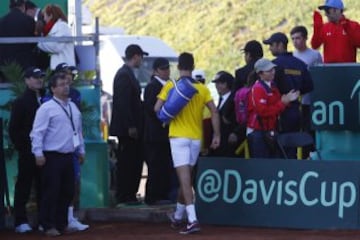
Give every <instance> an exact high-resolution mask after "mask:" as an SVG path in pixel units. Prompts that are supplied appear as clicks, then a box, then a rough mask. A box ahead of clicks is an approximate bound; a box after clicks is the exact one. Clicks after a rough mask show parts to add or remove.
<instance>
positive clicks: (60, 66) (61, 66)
mask: <svg viewBox="0 0 360 240" xmlns="http://www.w3.org/2000/svg"><path fill="white" fill-rule="evenodd" d="M68 69H69V65H68V64H67V63H64V62H63V63H59V64H58V65H57V66H56V68H55V72H62V71H67V70H68Z"/></svg>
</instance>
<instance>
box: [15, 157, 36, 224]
mask: <svg viewBox="0 0 360 240" xmlns="http://www.w3.org/2000/svg"><path fill="white" fill-rule="evenodd" d="M40 178H41V175H40V168H39V167H37V166H36V163H35V157H34V155H33V154H32V153H31V152H30V151H19V159H18V175H17V180H16V184H15V194H14V212H15V226H18V225H20V224H23V223H27V222H28V219H27V215H26V203H27V202H28V201H29V198H30V194H31V189H32V186H33V183H34V186H35V193H36V205H37V209H38V211H39V209H40V205H41V204H40V199H41V195H40V193H41V191H40Z"/></svg>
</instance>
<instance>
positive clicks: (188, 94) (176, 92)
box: [157, 77, 197, 123]
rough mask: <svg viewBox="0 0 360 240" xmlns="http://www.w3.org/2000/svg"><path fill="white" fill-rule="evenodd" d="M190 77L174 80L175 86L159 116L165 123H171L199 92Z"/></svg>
mask: <svg viewBox="0 0 360 240" xmlns="http://www.w3.org/2000/svg"><path fill="white" fill-rule="evenodd" d="M193 81H194V80H192V79H191V78H189V77H182V78H180V79H179V80H178V81H176V82H174V87H173V88H172V89H171V90H170V91H169V95H168V98H167V99H166V101H165V103H164V105H163V106H162V107H161V109H160V111H159V112H158V114H157V116H158V118H159V119H160V121H161V122H163V123H169V122H170V121H171V120H172V119H173V118H174V117H175V116H176V115H177V114H178V113H179V112H180V111H181V110H182V109H183V108H184V107H185V105H186V104H187V103H188V102H189V101H190V99H191V98H192V97H193V96H194V95H195V93H197V90H196V88H195V87H194V86H193V85H192V82H193Z"/></svg>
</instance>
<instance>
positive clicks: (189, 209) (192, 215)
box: [186, 204, 197, 223]
mask: <svg viewBox="0 0 360 240" xmlns="http://www.w3.org/2000/svg"><path fill="white" fill-rule="evenodd" d="M186 213H187V215H188V221H189V223H193V222H195V221H197V217H196V212H195V205H194V204H190V205H187V206H186Z"/></svg>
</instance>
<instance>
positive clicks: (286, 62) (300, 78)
mask: <svg viewBox="0 0 360 240" xmlns="http://www.w3.org/2000/svg"><path fill="white" fill-rule="evenodd" d="M273 63H275V64H276V65H277V67H276V74H275V82H276V84H277V87H278V88H279V90H280V93H281V94H284V93H287V92H289V91H290V90H291V89H294V90H300V93H301V94H305V93H308V92H311V91H312V90H313V88H314V86H313V81H312V78H311V76H310V73H309V71H308V68H307V66H306V64H305V63H304V62H303V61H301V60H300V59H298V58H296V57H294V56H293V55H292V53H291V52H287V53H282V54H280V55H278V56H277V58H275V59H274V60H273Z"/></svg>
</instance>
